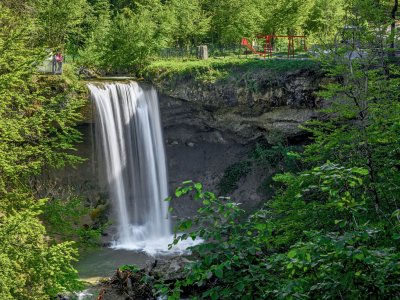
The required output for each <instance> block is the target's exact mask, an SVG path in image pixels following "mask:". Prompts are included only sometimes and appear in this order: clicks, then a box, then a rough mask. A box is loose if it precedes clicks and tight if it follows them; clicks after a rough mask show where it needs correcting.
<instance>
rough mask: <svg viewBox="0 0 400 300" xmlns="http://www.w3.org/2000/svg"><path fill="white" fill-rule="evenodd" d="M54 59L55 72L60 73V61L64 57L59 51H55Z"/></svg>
mask: <svg viewBox="0 0 400 300" xmlns="http://www.w3.org/2000/svg"><path fill="white" fill-rule="evenodd" d="M55 60H56V64H57V68H56V73H60V74H61V72H62V63H63V60H64V57H63V55H62V53H61V51H57V53H56V55H55Z"/></svg>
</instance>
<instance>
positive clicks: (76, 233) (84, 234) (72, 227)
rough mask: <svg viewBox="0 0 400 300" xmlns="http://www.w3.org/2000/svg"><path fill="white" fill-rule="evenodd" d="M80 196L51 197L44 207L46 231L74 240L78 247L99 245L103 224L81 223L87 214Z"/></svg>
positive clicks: (62, 238) (87, 210) (61, 238)
mask: <svg viewBox="0 0 400 300" xmlns="http://www.w3.org/2000/svg"><path fill="white" fill-rule="evenodd" d="M83 203H84V201H83V199H81V198H75V197H71V198H64V199H57V198H53V199H51V200H50V201H49V202H48V203H47V205H46V206H45V207H44V212H43V219H44V221H45V225H46V227H47V229H48V233H49V234H50V235H51V236H53V237H57V238H58V239H60V240H74V241H76V243H77V244H78V246H80V248H87V247H93V246H99V244H100V238H101V232H102V230H103V226H97V227H94V226H93V225H88V224H83V225H81V223H82V222H81V219H82V218H83V217H84V216H87V215H88V214H89V209H88V208H87V207H84V205H83Z"/></svg>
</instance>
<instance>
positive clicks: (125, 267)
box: [118, 265, 140, 273]
mask: <svg viewBox="0 0 400 300" xmlns="http://www.w3.org/2000/svg"><path fill="white" fill-rule="evenodd" d="M118 269H119V270H120V271H122V272H123V271H129V272H133V273H136V272H139V271H140V268H139V267H138V266H135V265H123V266H120V267H119V268H118Z"/></svg>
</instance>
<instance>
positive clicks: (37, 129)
mask: <svg viewBox="0 0 400 300" xmlns="http://www.w3.org/2000/svg"><path fill="white" fill-rule="evenodd" d="M25 4H26V6H24V5H21V6H7V7H5V6H3V4H0V253H1V255H0V270H1V271H0V295H1V299H21V300H22V299H24V300H25V299H32V300H33V299H35V300H36V299H49V297H51V296H56V295H57V293H59V292H64V291H72V290H76V289H77V288H80V286H81V285H80V283H79V280H78V276H77V272H76V271H75V270H74V268H73V267H72V265H71V262H72V261H74V260H75V259H76V256H77V251H76V249H75V248H74V246H73V243H72V242H65V243H58V244H57V243H55V241H54V240H53V239H51V238H49V237H48V236H47V235H46V230H45V227H44V226H43V222H42V221H41V220H40V216H41V214H42V211H43V207H44V205H45V203H46V200H39V199H35V196H34V195H35V192H36V191H35V188H34V186H35V182H37V180H38V176H39V175H40V174H41V173H42V171H43V170H45V169H46V170H50V169H53V168H58V167H63V166H65V165H69V164H74V163H77V162H79V161H81V159H80V158H78V157H77V156H75V155H73V154H72V151H73V150H74V145H75V143H76V142H77V141H79V137H80V134H79V133H78V131H77V130H76V129H75V127H74V126H75V125H76V122H77V121H78V120H79V118H80V115H79V113H78V110H79V108H80V107H81V106H82V99H81V96H80V95H82V94H83V95H85V94H84V93H82V91H81V90H80V89H81V87H80V85H78V84H76V82H74V80H73V79H72V80H71V78H64V77H53V78H52V77H47V76H39V75H37V74H36V68H37V66H38V65H39V64H40V62H41V61H42V60H43V58H44V56H45V53H44V52H43V51H42V50H41V49H42V47H41V46H40V41H39V39H38V36H37V35H36V34H37V33H38V32H39V31H40V28H38V27H37V25H38V23H40V22H39V20H38V19H35V18H34V17H35V14H34V13H32V10H31V9H32V7H30V6H29V5H28V3H25ZM9 7H11V9H10V8H9ZM25 10H26V11H25ZM66 73H67V74H68V73H69V72H66Z"/></svg>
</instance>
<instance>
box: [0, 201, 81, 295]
mask: <svg viewBox="0 0 400 300" xmlns="http://www.w3.org/2000/svg"><path fill="white" fill-rule="evenodd" d="M31 205H32V206H30V207H28V208H27V209H24V210H23V211H21V212H13V213H10V214H7V215H5V214H1V215H0V236H1V240H0V241H1V242H0V253H1V258H0V265H1V266H2V267H1V268H0V269H1V271H0V294H1V296H2V299H32V300H33V299H35V300H36V299H48V297H49V296H56V295H57V293H59V292H62V291H73V290H76V289H79V288H81V287H82V286H81V284H80V282H79V281H78V275H77V272H76V271H75V270H74V269H73V267H72V266H71V264H70V263H71V261H73V260H76V256H77V251H76V250H75V249H74V248H73V247H71V246H72V243H71V242H65V243H60V244H53V245H51V244H49V242H48V241H47V240H46V238H45V233H46V231H45V228H44V226H43V225H42V224H41V222H40V221H39V219H38V215H39V214H40V213H41V209H42V208H43V205H44V201H41V202H39V203H36V204H31Z"/></svg>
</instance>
